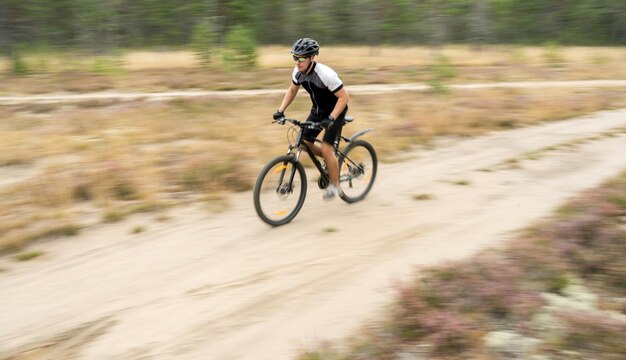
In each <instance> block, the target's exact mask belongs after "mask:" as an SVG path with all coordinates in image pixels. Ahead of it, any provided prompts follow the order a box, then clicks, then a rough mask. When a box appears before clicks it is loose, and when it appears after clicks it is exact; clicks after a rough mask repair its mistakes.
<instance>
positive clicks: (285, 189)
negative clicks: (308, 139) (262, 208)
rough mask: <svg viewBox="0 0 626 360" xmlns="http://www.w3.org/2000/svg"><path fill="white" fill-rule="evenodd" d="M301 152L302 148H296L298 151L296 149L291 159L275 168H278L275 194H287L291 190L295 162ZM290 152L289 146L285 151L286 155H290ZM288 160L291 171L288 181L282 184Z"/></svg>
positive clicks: (294, 174) (294, 173)
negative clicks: (278, 175)
mask: <svg viewBox="0 0 626 360" xmlns="http://www.w3.org/2000/svg"><path fill="white" fill-rule="evenodd" d="M301 153H302V149H298V151H296V153H295V155H294V157H293V159H292V160H291V161H285V162H284V163H283V166H281V167H280V168H279V169H277V170H280V177H279V178H278V185H277V187H276V193H277V194H280V195H287V194H291V193H292V192H293V179H294V177H295V176H296V163H297V162H298V161H299V159H300V154H301ZM291 154H292V148H290V149H289V151H288V152H287V155H291ZM289 162H291V163H292V164H293V166H292V167H291V172H290V174H289V181H288V182H287V183H286V184H283V180H284V179H285V172H286V171H287V167H288V166H287V164H288V163H289ZM285 185H286V186H285Z"/></svg>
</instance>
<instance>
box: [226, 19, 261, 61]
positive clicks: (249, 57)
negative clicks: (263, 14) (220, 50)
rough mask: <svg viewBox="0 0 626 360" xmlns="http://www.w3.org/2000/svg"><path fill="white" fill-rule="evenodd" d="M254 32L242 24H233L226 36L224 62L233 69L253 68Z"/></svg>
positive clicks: (255, 46)
mask: <svg viewBox="0 0 626 360" xmlns="http://www.w3.org/2000/svg"><path fill="white" fill-rule="evenodd" d="M257 56H258V55H257V43H256V39H255V37H254V32H253V31H252V30H251V29H249V28H247V27H245V26H242V25H238V26H235V27H234V28H233V29H232V30H231V31H230V32H229V33H228V35H227V36H226V44H225V49H224V62H225V63H226V64H227V65H228V66H229V67H232V68H233V69H239V70H247V69H251V68H254V67H255V66H256V62H257Z"/></svg>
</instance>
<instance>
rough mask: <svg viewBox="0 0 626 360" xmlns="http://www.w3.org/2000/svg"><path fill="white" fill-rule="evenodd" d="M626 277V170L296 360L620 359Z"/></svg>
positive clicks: (413, 287) (419, 278) (399, 294)
mask: <svg viewBox="0 0 626 360" xmlns="http://www.w3.org/2000/svg"><path fill="white" fill-rule="evenodd" d="M625 275H626V172H625V173H622V175H621V176H618V177H616V178H614V179H612V180H611V181H609V182H607V183H605V184H604V185H603V186H600V187H599V188H597V189H594V190H590V191H587V192H585V193H584V194H582V195H580V196H579V197H577V198H576V199H574V200H573V201H571V202H569V203H568V204H566V205H565V206H563V207H561V208H560V209H558V211H557V212H556V213H555V215H553V216H552V218H551V219H548V220H546V221H544V222H543V223H541V224H538V225H536V226H535V227H533V228H531V229H529V230H527V231H525V233H524V234H522V235H521V236H520V237H519V238H518V239H516V240H513V241H512V242H510V244H509V245H507V246H506V248H504V249H497V250H488V251H485V252H483V253H481V254H479V255H477V256H475V257H473V258H471V259H468V260H463V261H458V262H454V263H449V264H446V265H442V266H436V267H432V268H428V269H424V270H422V271H420V272H419V273H417V274H416V277H415V279H414V280H413V281H411V282H408V283H403V284H399V285H397V288H396V289H397V290H396V297H395V301H394V304H393V305H392V306H391V308H390V309H388V312H387V313H386V314H387V315H386V317H385V319H384V320H382V321H381V322H379V323H376V324H370V325H368V326H367V327H366V328H365V329H364V330H363V332H362V333H360V334H357V335H355V336H354V337H353V338H352V340H351V341H349V342H347V343H346V344H324V345H320V347H319V348H318V349H315V350H309V351H306V352H303V353H302V354H301V355H300V356H299V359H300V360H322V359H324V360H340V359H341V360H347V359H379V360H384V359H389V360H391V359H459V360H460V359H485V360H487V359H536V360H544V359H557V360H558V359H605V360H611V359H615V360H617V359H623V358H624V357H625V356H626V345H625V344H626V301H625V299H626V276H625ZM338 349H342V350H338Z"/></svg>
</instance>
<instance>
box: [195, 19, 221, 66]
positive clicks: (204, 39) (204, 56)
mask: <svg viewBox="0 0 626 360" xmlns="http://www.w3.org/2000/svg"><path fill="white" fill-rule="evenodd" d="M215 45H216V39H215V32H214V31H213V27H212V26H211V24H209V23H207V22H200V23H198V24H197V25H196V26H195V27H194V29H193V33H192V35H191V48H192V50H193V52H194V53H195V55H196V58H197V59H198V61H199V62H200V64H201V65H202V66H207V65H209V64H210V63H211V57H212V55H213V51H214V48H215Z"/></svg>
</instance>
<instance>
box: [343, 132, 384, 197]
mask: <svg viewBox="0 0 626 360" xmlns="http://www.w3.org/2000/svg"><path fill="white" fill-rule="evenodd" d="M377 170H378V156H377V155H376V150H374V147H373V146H372V144H370V143H368V142H367V141H365V140H356V141H354V142H352V143H351V144H350V145H348V147H347V148H346V149H345V150H344V152H343V154H342V155H340V157H339V181H340V183H341V190H342V191H343V193H342V194H341V195H340V196H341V198H342V199H343V200H344V201H345V202H347V203H353V202H357V201H360V200H363V199H364V198H365V196H367V193H369V192H370V190H371V189H372V185H374V180H375V179H376V171H377Z"/></svg>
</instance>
